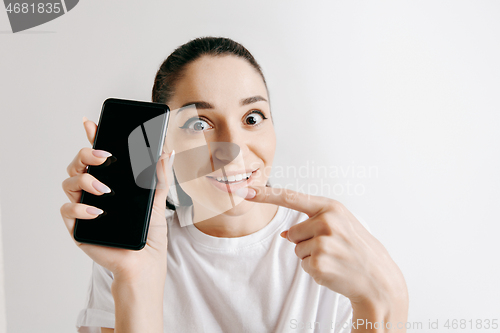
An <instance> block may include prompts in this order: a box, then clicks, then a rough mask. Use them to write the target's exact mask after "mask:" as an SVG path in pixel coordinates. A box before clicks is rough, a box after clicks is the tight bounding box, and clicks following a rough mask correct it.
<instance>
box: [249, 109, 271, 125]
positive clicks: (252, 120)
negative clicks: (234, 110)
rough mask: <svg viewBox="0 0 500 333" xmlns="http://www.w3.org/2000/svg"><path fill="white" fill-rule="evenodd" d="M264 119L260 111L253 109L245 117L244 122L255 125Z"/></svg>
mask: <svg viewBox="0 0 500 333" xmlns="http://www.w3.org/2000/svg"><path fill="white" fill-rule="evenodd" d="M264 119H267V118H266V117H265V116H264V114H263V113H262V112H260V111H257V110H254V111H252V112H251V113H249V114H248V115H247V116H246V117H245V124H246V125H250V126H255V125H258V124H260V123H261V122H262V121H263V120H264Z"/></svg>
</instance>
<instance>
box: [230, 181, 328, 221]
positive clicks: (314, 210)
mask: <svg viewBox="0 0 500 333" xmlns="http://www.w3.org/2000/svg"><path fill="white" fill-rule="evenodd" d="M240 190H243V189H240ZM240 190H238V191H240ZM252 190H254V191H255V196H254V197H252V196H251V195H252V194H253V193H252ZM242 192H243V191H242ZM235 193H236V192H235ZM236 194H238V195H239V194H240V193H236ZM241 194H243V193H241ZM242 196H243V197H244V198H245V199H246V200H248V201H255V202H261V203H271V204H275V205H278V206H283V207H287V208H291V209H294V210H298V211H299V212H303V213H306V214H307V215H308V216H309V217H312V216H314V215H316V214H318V213H319V212H320V211H321V210H322V209H323V208H324V207H325V204H326V201H325V200H326V198H324V197H319V196H315V195H310V194H304V193H300V192H296V191H292V190H289V189H285V188H277V187H266V186H248V190H247V193H245V194H244V195H242Z"/></svg>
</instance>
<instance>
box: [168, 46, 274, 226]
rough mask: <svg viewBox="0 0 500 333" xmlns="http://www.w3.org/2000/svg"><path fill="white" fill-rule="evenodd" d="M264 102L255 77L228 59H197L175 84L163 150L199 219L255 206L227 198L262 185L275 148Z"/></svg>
mask: <svg viewBox="0 0 500 333" xmlns="http://www.w3.org/2000/svg"><path fill="white" fill-rule="evenodd" d="M268 100H269V97H268V95H267V90H266V86H265V84H264V81H263V80H262V77H261V76H260V74H259V73H258V72H257V71H256V70H255V69H254V68H253V67H252V66H251V65H250V64H249V63H248V62H247V61H246V60H245V59H242V58H239V57H236V56H232V55H226V56H218V57H213V56H202V57H201V58H199V59H197V60H195V61H194V62H192V63H191V64H189V65H188V66H187V67H186V69H185V72H184V75H183V76H182V78H181V79H180V80H179V81H178V82H177V84H176V86H175V92H174V95H173V97H172V98H171V100H170V101H169V102H168V105H169V107H170V109H171V110H172V111H171V114H170V120H169V125H168V131H167V140H166V148H167V151H171V150H175V153H176V157H175V160H174V171H175V173H176V176H177V178H178V181H179V183H180V186H181V187H182V189H183V190H184V191H185V192H186V193H187V194H188V195H189V196H190V197H191V199H192V200H193V205H194V209H195V215H196V211H197V210H198V211H203V212H204V216H205V218H203V219H202V220H204V219H206V218H210V217H213V216H216V215H219V214H222V213H224V214H226V215H241V214H244V213H245V212H247V211H248V210H249V209H250V208H251V207H252V205H253V204H254V203H252V202H248V201H245V200H243V199H242V198H241V197H238V196H236V195H233V194H232V193H233V192H234V191H236V190H237V189H239V188H243V187H246V186H247V185H257V186H264V185H265V184H266V183H267V179H268V176H269V172H270V169H271V166H272V162H273V158H274V152H275V149H276V136H275V132H274V126H273V123H272V120H271V112H270V106H269V102H268ZM224 176H226V177H227V178H224ZM247 177H248V179H246V178H247ZM195 222H199V221H195Z"/></svg>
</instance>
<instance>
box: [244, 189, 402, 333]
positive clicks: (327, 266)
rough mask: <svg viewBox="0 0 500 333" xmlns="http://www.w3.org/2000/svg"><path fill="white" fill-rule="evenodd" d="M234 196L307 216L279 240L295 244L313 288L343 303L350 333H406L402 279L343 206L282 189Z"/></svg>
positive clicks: (369, 236) (386, 256)
mask: <svg viewBox="0 0 500 333" xmlns="http://www.w3.org/2000/svg"><path fill="white" fill-rule="evenodd" d="M275 190H277V191H275ZM235 193H236V194H237V195H241V196H242V197H244V198H245V199H247V200H250V201H254V202H262V203H271V204H276V205H280V206H284V207H288V208H291V209H295V210H297V211H301V212H303V213H305V214H307V215H308V216H309V219H307V220H305V221H303V222H301V223H298V224H296V225H293V226H291V227H290V229H288V230H285V231H283V232H282V233H281V236H282V237H283V238H285V239H287V240H288V241H290V242H292V243H294V244H296V246H295V254H296V255H297V257H299V258H300V259H301V266H302V268H303V269H304V271H305V272H306V273H308V274H309V275H310V276H311V277H312V278H313V279H314V280H315V281H316V282H317V283H318V284H320V285H323V286H325V287H327V288H329V289H331V290H333V291H334V292H337V293H339V294H342V295H344V296H346V297H347V298H349V300H350V301H351V304H352V308H353V319H352V322H353V324H354V325H352V326H351V329H352V331H354V332H398V333H404V332H406V329H405V326H404V324H405V323H406V321H407V316H408V302H409V301H408V290H407V287H406V282H405V279H404V277H403V274H402V273H401V270H400V269H399V267H398V266H397V265H396V263H395V262H394V261H393V260H392V258H391V257H390V255H389V253H388V251H387V249H386V248H385V247H384V246H383V245H382V244H381V243H380V242H379V241H378V240H377V239H376V238H375V237H374V236H373V235H372V234H371V233H370V232H368V230H366V228H365V227H364V226H363V225H362V224H361V223H360V222H359V221H358V219H357V218H356V217H355V216H354V215H353V214H352V213H351V212H350V211H349V210H348V209H347V208H346V207H345V206H344V205H342V204H341V203H340V202H338V201H336V200H332V199H329V198H324V197H318V196H311V195H307V194H303V193H299V192H295V191H291V190H288V189H281V191H280V189H273V188H268V187H257V186H251V187H248V190H247V191H246V192H242V193H240V194H239V193H238V192H235ZM398 324H399V327H398ZM370 325H371V326H370ZM386 325H387V326H386ZM401 326H402V327H401Z"/></svg>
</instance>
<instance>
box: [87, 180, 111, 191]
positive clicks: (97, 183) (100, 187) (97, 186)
mask: <svg viewBox="0 0 500 333" xmlns="http://www.w3.org/2000/svg"><path fill="white" fill-rule="evenodd" d="M92 186H94V188H95V189H96V190H98V191H99V192H101V193H109V192H111V189H110V188H109V187H107V186H106V185H104V184H103V183H101V182H100V181H98V180H94V181H93V182H92Z"/></svg>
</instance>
